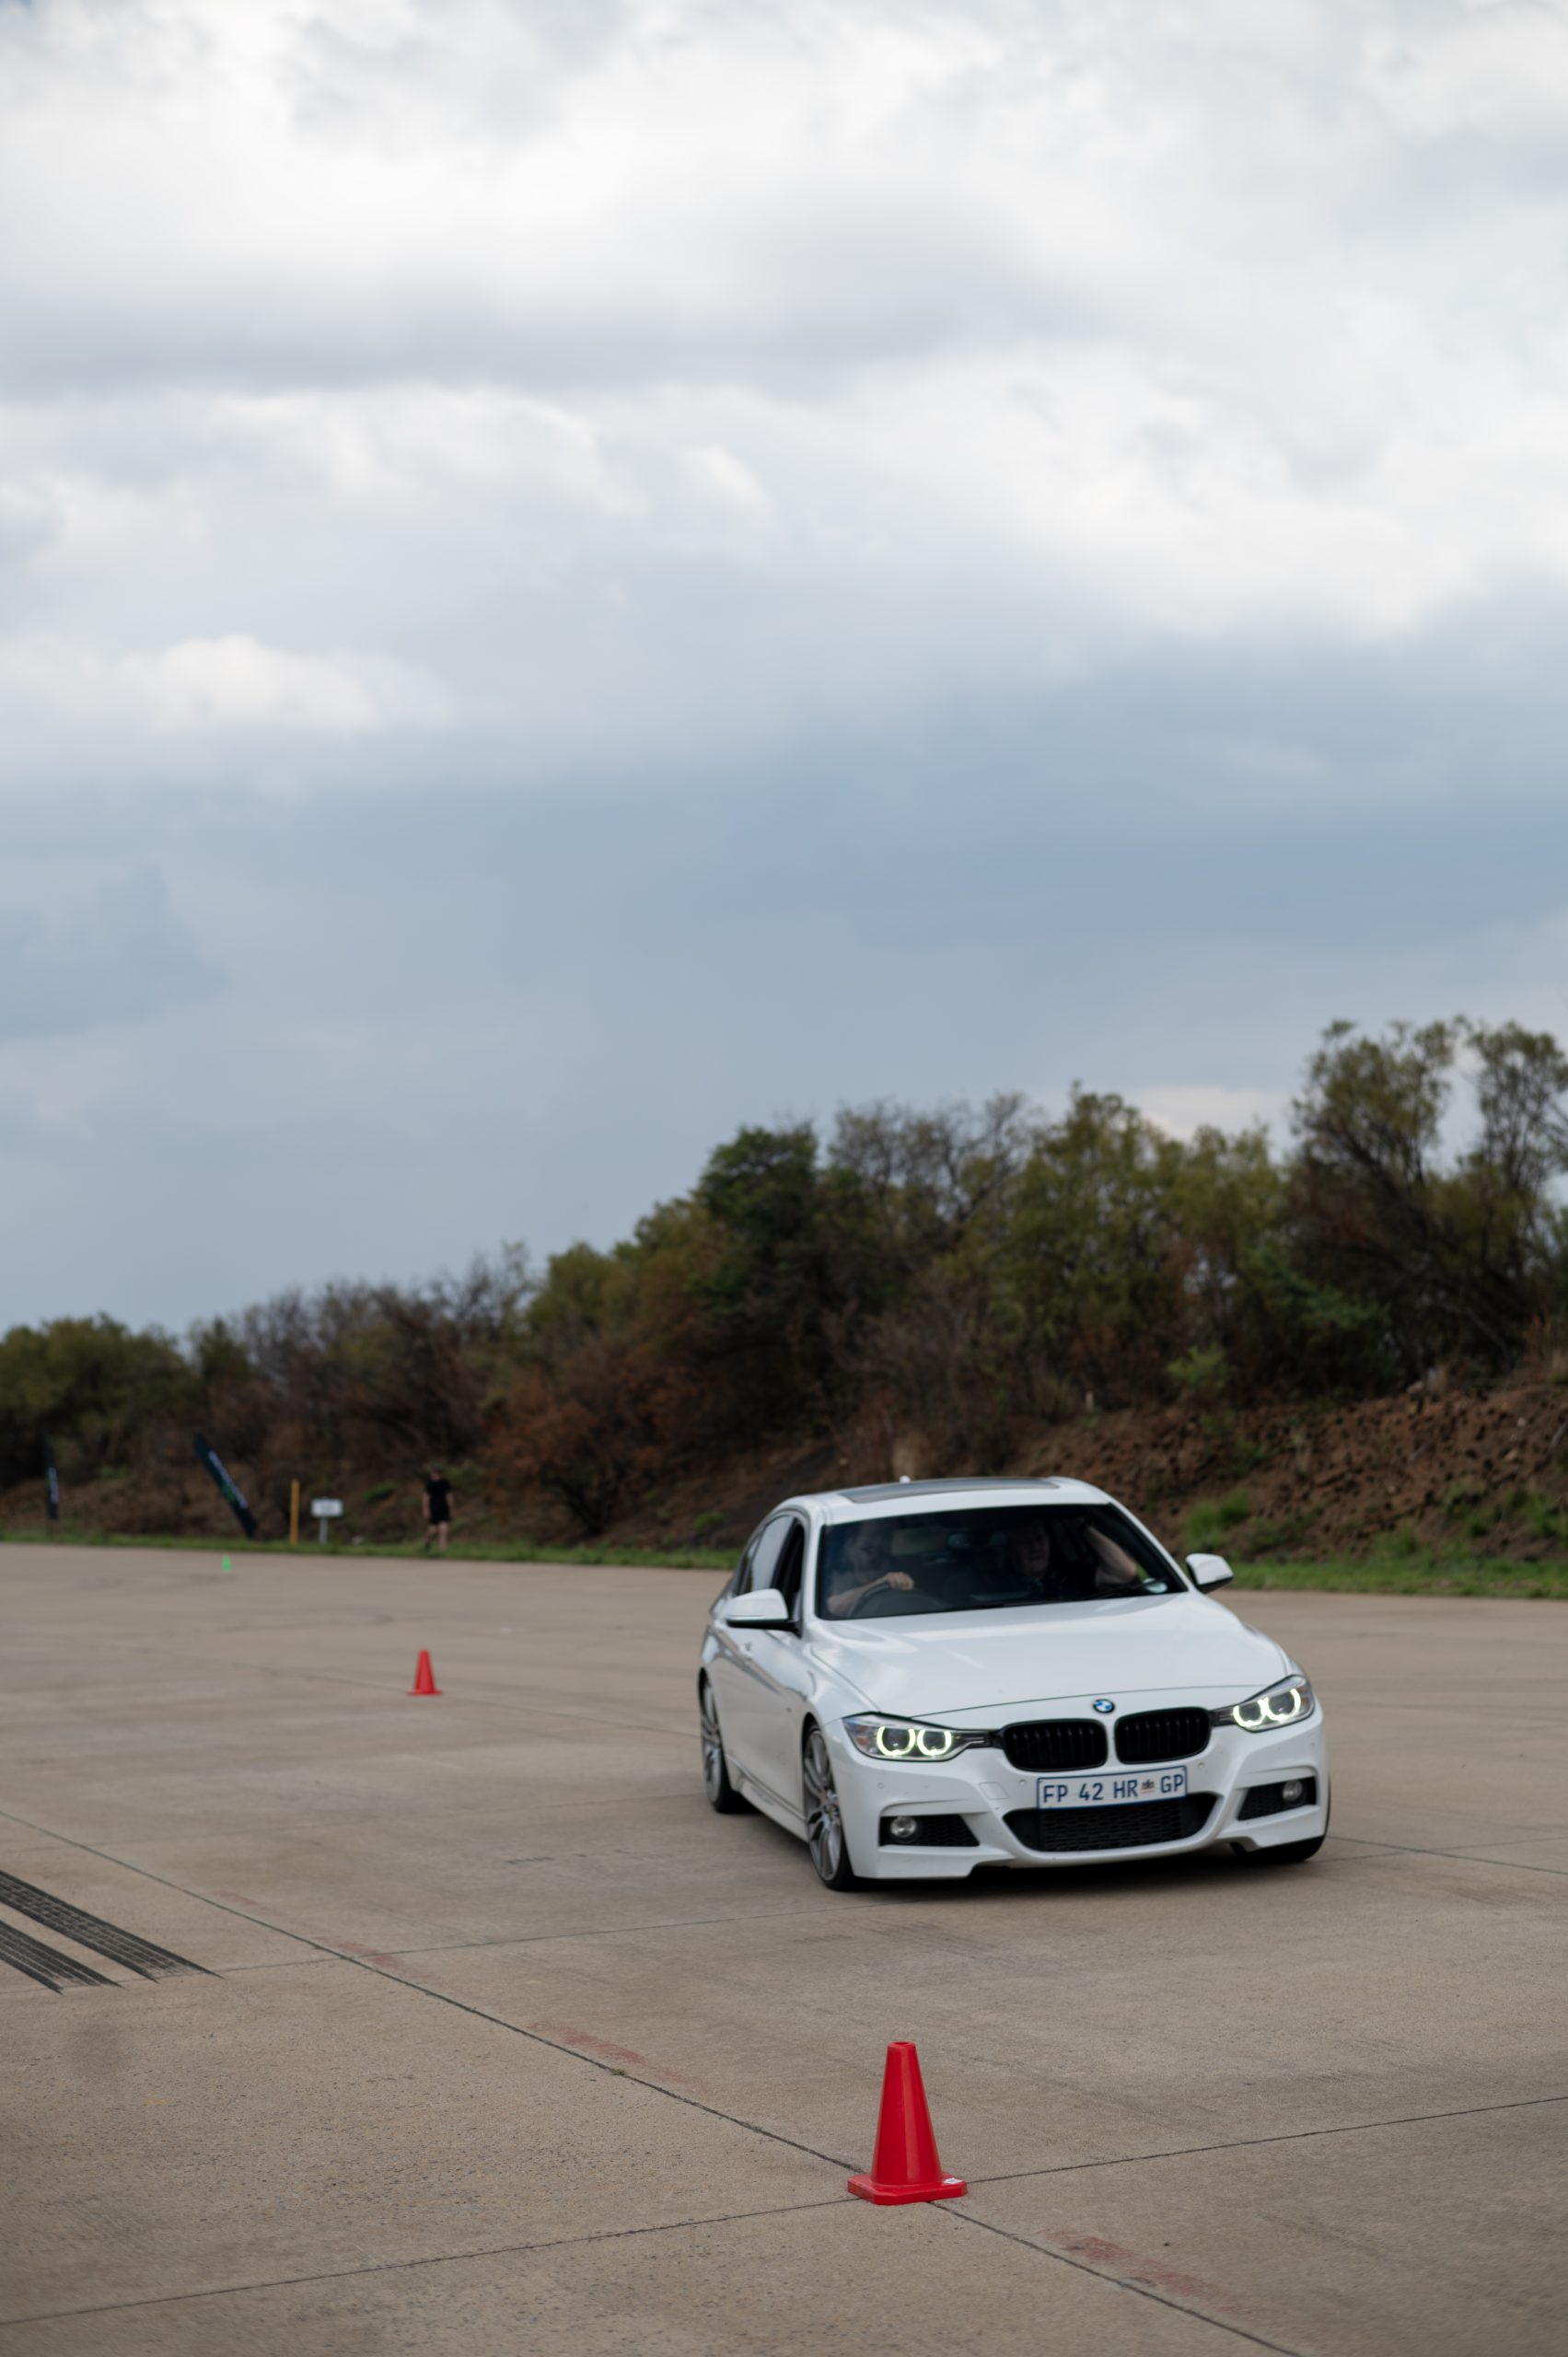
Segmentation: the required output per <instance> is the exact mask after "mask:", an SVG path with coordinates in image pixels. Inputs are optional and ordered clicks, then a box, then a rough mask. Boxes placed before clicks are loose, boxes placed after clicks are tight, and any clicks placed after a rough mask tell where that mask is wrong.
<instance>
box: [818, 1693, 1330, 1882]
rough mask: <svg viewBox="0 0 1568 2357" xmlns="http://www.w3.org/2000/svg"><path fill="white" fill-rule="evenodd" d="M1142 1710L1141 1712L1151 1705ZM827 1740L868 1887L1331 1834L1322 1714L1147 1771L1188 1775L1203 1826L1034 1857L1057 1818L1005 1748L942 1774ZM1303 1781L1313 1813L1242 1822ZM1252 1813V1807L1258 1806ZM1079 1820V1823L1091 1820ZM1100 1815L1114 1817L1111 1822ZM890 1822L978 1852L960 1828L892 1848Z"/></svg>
mask: <svg viewBox="0 0 1568 2357" xmlns="http://www.w3.org/2000/svg"><path fill="white" fill-rule="evenodd" d="M1149 1699H1151V1700H1152V1698H1149ZM1159 1699H1160V1701H1161V1702H1162V1703H1163V1702H1166V1701H1169V1702H1171V1703H1173V1704H1175V1703H1194V1704H1197V1705H1198V1706H1199V1707H1201V1708H1202V1709H1204V1710H1208V1709H1219V1708H1223V1707H1224V1706H1225V1697H1223V1696H1221V1697H1218V1698H1210V1697H1207V1696H1202V1695H1187V1694H1183V1695H1172V1696H1168V1697H1167V1696H1161V1697H1160V1698H1159ZM1139 1700H1140V1702H1142V1701H1144V1698H1143V1697H1140V1698H1139ZM1011 1715H1013V1716H1015V1717H1017V1718H1023V1717H1025V1716H1038V1717H1041V1718H1044V1717H1048V1716H1049V1717H1051V1718H1064V1719H1065V1718H1080V1717H1082V1718H1086V1717H1088V1715H1089V1710H1088V1705H1087V1703H1086V1702H1085V1703H1083V1704H1074V1702H1071V1701H1052V1702H1051V1703H1049V1704H1045V1705H1040V1706H1031V1708H1030V1710H1029V1711H1028V1712H1027V1713H1026V1712H1025V1711H1023V1710H1018V1711H1016V1713H1012V1714H1011ZM950 1724H958V1722H950ZM828 1740H829V1744H830V1748H831V1751H832V1756H833V1775H834V1781H835V1782H836V1783H837V1785H838V1790H839V1804H840V1806H841V1808H842V1811H843V1819H844V1830H845V1832H846V1834H847V1836H848V1840H849V1850H850V1856H851V1859H852V1861H853V1863H854V1870H855V1872H856V1874H857V1875H861V1876H862V1877H863V1878H864V1879H865V1881H867V1882H895V1881H897V1882H903V1881H907V1880H909V1879H911V1878H912V1877H917V1876H918V1877H921V1878H923V1879H928V1880H932V1881H944V1882H952V1881H958V1880H961V1879H962V1878H963V1876H964V1875H970V1874H972V1873H973V1872H974V1869H975V1868H976V1866H1033V1867H1046V1868H1050V1867H1052V1866H1084V1865H1114V1864H1118V1863H1119V1862H1121V1861H1125V1860H1128V1859H1137V1858H1168V1857H1176V1856H1179V1855H1183V1854H1185V1853H1186V1852H1196V1851H1199V1850H1209V1849H1214V1847H1216V1846H1217V1845H1218V1844H1219V1843H1221V1842H1236V1843H1237V1844H1238V1845H1239V1846H1240V1847H1242V1848H1243V1849H1248V1850H1266V1849H1272V1848H1274V1847H1276V1846H1277V1845H1278V1844H1280V1843H1283V1842H1289V1841H1309V1840H1314V1839H1315V1838H1316V1837H1317V1836H1318V1834H1320V1833H1323V1832H1325V1831H1326V1830H1327V1829H1328V1823H1329V1760H1328V1747H1327V1745H1326V1743H1325V1740H1324V1731H1323V1713H1322V1712H1321V1711H1320V1710H1318V1709H1315V1710H1314V1711H1313V1713H1312V1715H1311V1717H1310V1718H1307V1719H1303V1720H1302V1721H1301V1723H1300V1724H1299V1725H1297V1726H1292V1727H1277V1728H1270V1729H1269V1730H1268V1731H1267V1732H1265V1733H1264V1734H1261V1735H1249V1734H1248V1733H1247V1732H1246V1730H1245V1729H1244V1728H1241V1727H1214V1728H1212V1729H1211V1730H1210V1735H1209V1741H1208V1744H1207V1747H1205V1748H1204V1749H1203V1750H1202V1752H1199V1753H1198V1754H1196V1755H1195V1756H1189V1757H1187V1758H1185V1759H1179V1760H1174V1761H1170V1762H1168V1763H1167V1762H1160V1763H1158V1765H1157V1766H1145V1767H1144V1768H1143V1770H1142V1772H1144V1773H1146V1774H1157V1773H1158V1767H1159V1766H1165V1765H1169V1766H1172V1767H1183V1768H1185V1769H1186V1771H1187V1789H1188V1793H1189V1794H1190V1795H1191V1796H1193V1798H1194V1799H1196V1798H1198V1797H1200V1796H1205V1797H1207V1799H1208V1802H1209V1805H1208V1808H1207V1810H1206V1811H1205V1812H1202V1816H1201V1821H1197V1820H1198V1819H1199V1815H1200V1813H1199V1812H1198V1811H1197V1810H1196V1809H1194V1808H1190V1809H1188V1810H1186V1811H1183V1812H1175V1811H1171V1810H1166V1811H1165V1812H1163V1813H1162V1815H1161V1816H1160V1817H1157V1818H1150V1819H1148V1820H1147V1821H1146V1823H1147V1829H1148V1830H1150V1831H1153V1832H1155V1833H1156V1834H1157V1835H1159V1836H1161V1837H1164V1838H1156V1839H1152V1840H1137V1841H1119V1842H1118V1844H1117V1846H1115V1847H1109V1848H1099V1847H1090V1848H1086V1847H1084V1846H1082V1843H1081V1840H1074V1844H1073V1846H1065V1837H1064V1846H1063V1847H1062V1848H1060V1849H1056V1848H1050V1847H1048V1848H1044V1849H1041V1848H1037V1847H1035V1846H1034V1844H1035V1843H1036V1841H1038V1840H1046V1841H1047V1842H1049V1841H1050V1840H1051V1815H1052V1813H1051V1812H1050V1811H1045V1812H1040V1813H1039V1814H1038V1815H1037V1813H1036V1798H1037V1790H1038V1785H1039V1782H1040V1779H1039V1776H1038V1775H1037V1774H1036V1772H1035V1771H1033V1770H1030V1769H1022V1768H1015V1767H1013V1766H1012V1765H1011V1763H1010V1762H1009V1760H1008V1759H1007V1756H1006V1754H1005V1752H1004V1751H1003V1750H1001V1749H1000V1748H999V1747H995V1748H993V1747H989V1746H988V1747H986V1748H984V1749H982V1750H975V1751H960V1752H959V1753H958V1756H957V1758H956V1759H951V1760H947V1761H945V1762H944V1763H943V1764H942V1765H941V1766H939V1767H933V1766H930V1765H927V1764H924V1763H923V1764H922V1765H920V1766H919V1767H915V1766H913V1765H910V1764H906V1763H905V1762H902V1761H900V1762H898V1763H896V1764H894V1763H885V1762H882V1761H879V1760H873V1759H866V1758H865V1754H864V1753H863V1752H859V1751H857V1750H856V1749H855V1748H854V1745H853V1744H852V1743H851V1742H850V1740H849V1738H848V1736H846V1735H845V1734H844V1732H843V1729H842V1726H840V1727H836V1728H830V1729H829V1730H828ZM1094 1772H1095V1773H1096V1774H1100V1773H1104V1774H1105V1775H1108V1776H1109V1775H1116V1774H1121V1775H1126V1774H1128V1773H1131V1772H1137V1771H1129V1770H1126V1769H1119V1768H1118V1767H1117V1764H1116V1762H1115V1759H1114V1755H1113V1757H1112V1759H1111V1761H1110V1763H1109V1766H1108V1767H1107V1768H1106V1769H1105V1770H1104V1771H1098V1770H1097V1771H1094ZM1307 1778H1311V1779H1312V1780H1313V1781H1314V1782H1315V1785H1316V1796H1315V1798H1314V1799H1312V1800H1311V1801H1310V1802H1307V1803H1304V1804H1302V1805H1297V1806H1295V1807H1286V1808H1280V1809H1275V1810H1272V1812H1271V1813H1270V1814H1269V1815H1267V1816H1255V1815H1254V1816H1247V1817H1244V1816H1243V1815H1242V1810H1243V1808H1244V1807H1246V1806H1247V1805H1248V1795H1249V1794H1251V1793H1254V1792H1255V1791H1257V1790H1258V1788H1260V1787H1262V1786H1268V1785H1278V1784H1281V1783H1286V1782H1294V1781H1295V1780H1298V1779H1299V1780H1301V1781H1304V1782H1305V1781H1306V1780H1307ZM1257 1805H1258V1803H1257V1802H1254V1803H1253V1806H1254V1807H1256V1806H1257ZM1073 1814H1074V1816H1075V1817H1080V1818H1081V1817H1084V1816H1086V1815H1087V1814H1089V1813H1088V1812H1085V1811H1074V1812H1073ZM1099 1814H1102V1815H1104V1816H1106V1817H1109V1816H1110V1815H1111V1814H1112V1813H1111V1812H1109V1811H1106V1812H1101V1813H1099ZM890 1817H917V1818H919V1819H921V1820H922V1822H923V1828H924V1827H925V1826H928V1825H930V1824H931V1823H932V1821H933V1820H939V1819H949V1818H954V1817H957V1818H958V1819H961V1821H962V1823H963V1825H964V1826H965V1827H967V1829H968V1832H969V1834H970V1836H971V1837H972V1847H971V1846H970V1844H969V1843H968V1842H966V1841H964V1839H963V1836H962V1835H961V1834H959V1833H958V1830H957V1829H956V1828H950V1827H948V1826H947V1825H946V1824H944V1825H941V1826H940V1828H939V1830H940V1832H941V1833H942V1834H943V1835H944V1836H945V1837H946V1838H944V1839H942V1840H935V1839H933V1840H924V1839H923V1840H919V1841H916V1842H909V1843H904V1842H889V1841H885V1840H884V1839H883V1837H882V1828H883V1824H884V1822H885V1820H887V1819H888V1818H890ZM1009 1817H1024V1818H1026V1819H1028V1820H1030V1822H1029V1823H1028V1827H1027V1830H1028V1836H1029V1838H1028V1840H1025V1839H1022V1838H1020V1831H1019V1830H1016V1829H1015V1828H1014V1826H1012V1825H1010V1824H1009V1823H1008V1822H1007V1820H1008V1818H1009ZM1123 1822H1124V1824H1132V1823H1133V1820H1131V1819H1128V1820H1124V1821H1123ZM1182 1823H1186V1824H1188V1825H1191V1826H1192V1828H1193V1829H1191V1830H1177V1831H1176V1834H1175V1838H1174V1839H1172V1838H1168V1837H1169V1834H1170V1831H1171V1829H1172V1828H1173V1827H1178V1826H1179V1825H1180V1824H1182ZM960 1844H961V1845H962V1846H960Z"/></svg>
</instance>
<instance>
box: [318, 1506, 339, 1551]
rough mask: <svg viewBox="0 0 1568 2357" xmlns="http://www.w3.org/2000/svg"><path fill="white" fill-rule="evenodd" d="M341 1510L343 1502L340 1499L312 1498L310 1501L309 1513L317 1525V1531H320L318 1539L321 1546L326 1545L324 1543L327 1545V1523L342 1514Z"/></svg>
mask: <svg viewBox="0 0 1568 2357" xmlns="http://www.w3.org/2000/svg"><path fill="white" fill-rule="evenodd" d="M310 1511H311V1513H312V1514H313V1515H315V1517H316V1520H317V1523H318V1525H319V1530H320V1538H321V1544H322V1546H323V1547H324V1546H325V1545H326V1543H327V1525H328V1523H329V1522H331V1521H333V1520H335V1518H336V1517H337V1516H338V1515H340V1514H342V1512H343V1500H342V1498H312V1499H311V1501H310Z"/></svg>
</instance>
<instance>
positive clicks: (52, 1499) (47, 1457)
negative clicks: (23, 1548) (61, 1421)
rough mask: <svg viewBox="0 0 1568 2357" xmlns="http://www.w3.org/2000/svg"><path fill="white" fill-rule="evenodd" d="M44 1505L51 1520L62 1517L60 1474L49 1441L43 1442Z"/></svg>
mask: <svg viewBox="0 0 1568 2357" xmlns="http://www.w3.org/2000/svg"><path fill="white" fill-rule="evenodd" d="M43 1505H44V1512H45V1513H46V1514H47V1515H48V1516H49V1519H50V1521H51V1522H58V1521H59V1519H60V1475H59V1473H58V1472H57V1470H56V1469H55V1464H54V1451H53V1450H52V1448H51V1447H50V1446H49V1443H48V1442H47V1441H45V1442H44V1444H43Z"/></svg>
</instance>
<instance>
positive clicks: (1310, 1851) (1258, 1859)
mask: <svg viewBox="0 0 1568 2357" xmlns="http://www.w3.org/2000/svg"><path fill="white" fill-rule="evenodd" d="M1328 1838H1329V1837H1328V1835H1327V1834H1326V1833H1315V1834H1314V1835H1313V1837H1312V1839H1311V1840H1310V1841H1276V1842H1275V1843H1274V1846H1273V1848H1272V1850H1244V1849H1242V1847H1241V1845H1240V1843H1239V1842H1237V1856H1238V1857H1239V1858H1241V1859H1242V1860H1243V1861H1244V1862H1245V1864H1248V1865H1249V1866H1304V1865H1305V1864H1307V1859H1308V1858H1315V1857H1316V1856H1317V1855H1318V1851H1319V1850H1320V1849H1321V1848H1322V1847H1323V1844H1324V1842H1325V1841H1326V1840H1328Z"/></svg>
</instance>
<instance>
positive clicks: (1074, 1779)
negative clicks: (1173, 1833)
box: [1035, 1768, 1187, 1808]
mask: <svg viewBox="0 0 1568 2357" xmlns="http://www.w3.org/2000/svg"><path fill="white" fill-rule="evenodd" d="M1186 1790H1187V1771H1186V1769H1185V1768H1145V1769H1144V1771H1142V1772H1141V1773H1137V1772H1134V1771H1132V1770H1127V1771H1123V1772H1122V1773H1121V1774H1120V1775H1115V1776H1041V1777H1040V1779H1039V1781H1038V1782H1037V1783H1036V1786H1035V1791H1036V1794H1037V1798H1036V1801H1035V1806H1036V1807H1037V1808H1115V1807H1117V1806H1118V1805H1120V1806H1122V1807H1125V1805H1126V1804H1127V1803H1128V1802H1129V1801H1174V1800H1179V1799H1180V1798H1181V1796H1182V1794H1184V1793H1185V1792H1186Z"/></svg>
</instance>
